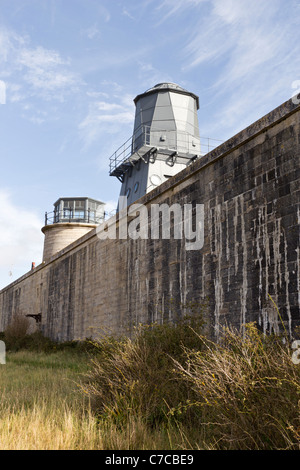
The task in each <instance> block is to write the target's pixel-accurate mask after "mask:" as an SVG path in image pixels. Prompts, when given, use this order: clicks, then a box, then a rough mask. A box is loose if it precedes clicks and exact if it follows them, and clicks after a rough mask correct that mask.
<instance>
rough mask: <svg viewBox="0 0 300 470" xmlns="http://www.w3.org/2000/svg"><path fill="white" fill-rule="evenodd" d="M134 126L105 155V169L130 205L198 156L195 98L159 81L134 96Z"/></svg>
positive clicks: (196, 98)
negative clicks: (107, 165) (107, 156)
mask: <svg viewBox="0 0 300 470" xmlns="http://www.w3.org/2000/svg"><path fill="white" fill-rule="evenodd" d="M134 103H135V106H136V111H135V122H134V131H133V135H132V137H130V139H128V140H127V142H125V143H124V144H123V145H122V146H121V147H120V148H119V149H118V150H117V151H116V152H115V153H114V154H113V155H112V156H111V157H110V175H111V176H116V177H117V178H118V179H119V180H120V181H121V183H122V187H121V191H120V196H126V197H127V204H128V205H130V204H132V203H133V202H134V201H136V200H137V199H139V198H140V197H142V196H143V195H144V194H146V193H148V192H149V191H151V190H152V189H154V188H155V187H157V186H159V185H160V184H162V183H163V182H164V181H166V180H167V179H168V178H170V177H171V176H174V175H175V174H176V173H178V172H179V171H181V170H183V169H184V168H185V167H186V166H187V165H189V164H190V163H191V162H192V161H193V160H194V159H196V158H197V157H198V156H200V134H199V124H198V116H197V111H198V109H199V98H198V96H196V95H195V94H194V93H190V92H189V91H187V90H185V89H184V88H182V87H180V86H179V85H176V84H175V83H159V84H158V85H155V86H154V87H153V88H150V89H149V90H147V91H146V92H145V93H142V94H140V95H138V96H137V97H136V98H135V99H134Z"/></svg>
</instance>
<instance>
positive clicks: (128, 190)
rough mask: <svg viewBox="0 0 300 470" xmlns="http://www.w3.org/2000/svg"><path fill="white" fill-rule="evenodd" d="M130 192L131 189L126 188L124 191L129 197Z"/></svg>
mask: <svg viewBox="0 0 300 470" xmlns="http://www.w3.org/2000/svg"><path fill="white" fill-rule="evenodd" d="M130 192H131V189H130V188H128V189H127V191H126V196H127V197H129V196H130Z"/></svg>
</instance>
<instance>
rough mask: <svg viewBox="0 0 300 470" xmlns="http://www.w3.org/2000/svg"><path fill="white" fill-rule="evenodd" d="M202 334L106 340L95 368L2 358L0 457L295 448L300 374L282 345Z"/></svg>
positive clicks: (79, 361)
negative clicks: (11, 453)
mask: <svg viewBox="0 0 300 470" xmlns="http://www.w3.org/2000/svg"><path fill="white" fill-rule="evenodd" d="M201 327H202V325H201V322H200V323H193V324H191V322H189V321H188V322H183V323H181V324H180V323H178V324H177V325H163V326H154V327H144V328H140V329H138V330H137V334H136V336H135V337H134V338H133V339H128V338H124V339H122V340H116V339H111V338H106V339H105V340H103V341H102V342H100V343H98V344H96V345H94V349H92V360H91V356H90V354H87V352H86V351H85V350H84V349H79V350H77V349H76V348H75V349H72V348H71V349H70V348H69V349H68V348H67V349H66V350H63V349H60V350H58V351H56V352H55V349H54V348H52V349H51V352H34V351H18V352H11V351H8V353H7V363H6V365H1V366H0V449H5V450H23V449H34V450H43V449H45V450H48V449H49V450H51V449H59V450H63V449H64V450H69V449H80V450H87V449H93V450H122V449H131V450H139V449H151V450H162V449H166V450H175V449H188V450H190V449H247V450H252V449H258V450H264V449H272V450H275V449H297V450H299V449H300V366H299V365H297V364H294V363H293V361H292V352H293V351H292V350H291V348H290V346H289V344H288V343H286V344H283V343H282V340H281V338H278V337H274V336H272V337H265V336H263V335H262V334H261V333H260V332H259V331H258V330H257V328H256V327H255V326H254V325H253V324H251V325H247V327H246V333H245V334H244V335H240V334H239V332H237V331H234V330H233V329H230V330H226V331H225V333H224V337H223V339H222V341H221V342H220V343H219V344H215V343H212V342H210V341H209V340H208V339H207V338H206V337H205V336H204V335H202V333H201ZM26 344H28V343H26ZM34 344H36V338H34ZM38 345H39V347H40V343H38ZM45 346H46V347H49V345H48V344H46V345H45Z"/></svg>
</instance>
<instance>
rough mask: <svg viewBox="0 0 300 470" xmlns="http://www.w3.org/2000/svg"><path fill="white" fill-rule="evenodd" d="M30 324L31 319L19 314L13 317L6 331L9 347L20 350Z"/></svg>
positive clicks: (5, 337) (7, 345)
mask: <svg viewBox="0 0 300 470" xmlns="http://www.w3.org/2000/svg"><path fill="white" fill-rule="evenodd" d="M29 326H30V322H29V319H28V318H27V317H25V316H23V315H18V316H16V317H14V318H13V319H12V321H11V322H10V323H9V325H8V326H7V327H6V330H5V331H4V341H5V344H6V348H7V349H11V350H18V349H20V347H21V346H22V344H23V342H24V340H25V337H26V335H27V333H28V330H29Z"/></svg>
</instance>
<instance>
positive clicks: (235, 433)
mask: <svg viewBox="0 0 300 470" xmlns="http://www.w3.org/2000/svg"><path fill="white" fill-rule="evenodd" d="M202 339H203V341H204V342H205V344H206V348H205V352H199V351H196V350H193V351H191V350H189V349H188V348H187V349H186V355H187V362H188V367H187V366H184V365H182V364H179V363H178V362H177V369H178V371H179V372H180V374H181V377H182V379H183V380H185V381H187V383H189V385H190V387H191V388H192V389H193V390H194V392H195V394H196V396H197V400H196V401H195V402H194V404H193V405H192V406H194V407H195V406H196V407H198V408H199V409H201V410H202V417H203V418H202V420H203V423H202V427H203V429H205V436H204V437H205V439H206V440H207V442H209V443H210V445H211V443H214V447H215V448H221V449H235V450H236V449H251V450H265V449H269V450H270V449H299V448H300V432H299V430H300V401H299V395H300V368H299V365H298V366H297V365H295V364H293V362H292V360H291V350H290V348H289V347H288V345H287V344H286V345H284V344H283V342H282V341H281V338H279V337H275V336H270V337H265V336H263V335H262V334H261V333H260V332H259V331H258V330H257V328H256V327H255V325H254V324H249V325H247V328H246V333H245V335H244V336H242V335H241V334H239V333H238V332H237V331H235V330H234V329H228V330H226V331H225V334H224V337H223V340H222V342H221V343H220V344H214V343H212V342H209V341H208V340H207V339H206V340H205V339H204V338H202Z"/></svg>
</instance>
